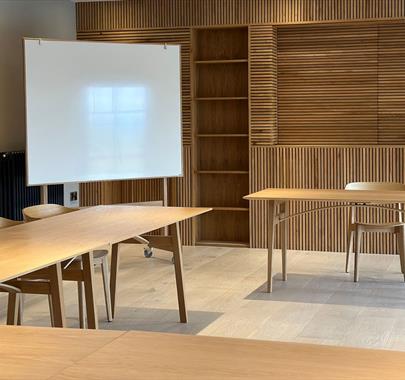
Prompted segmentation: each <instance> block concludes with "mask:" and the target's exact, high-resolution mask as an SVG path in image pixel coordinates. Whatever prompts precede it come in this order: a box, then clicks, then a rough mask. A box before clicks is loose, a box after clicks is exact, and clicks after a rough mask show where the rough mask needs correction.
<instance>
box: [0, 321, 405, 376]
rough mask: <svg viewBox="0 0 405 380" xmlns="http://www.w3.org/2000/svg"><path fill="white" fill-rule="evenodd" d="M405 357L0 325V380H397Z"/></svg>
mask: <svg viewBox="0 0 405 380" xmlns="http://www.w3.org/2000/svg"><path fill="white" fill-rule="evenodd" d="M404 373H405V353H404V352H396V351H381V350H368V349H367V350H366V349H355V348H344V347H331V346H318V345H309V344H297V343H282V342H266V341H256V340H245V339H230V338H216V337H204V336H190V335H174V334H161V333H154V332H136V331H132V332H125V331H100V330H99V331H94V330H76V329H51V328H33V327H14V326H1V327H0V379H4V380H17V379H30V380H36V379H38V380H39V379H41V380H42V379H53V380H55V379H57V380H81V379H83V380H84V379H86V380H117V379H120V380H125V379H131V380H134V379H142V380H143V379H176V380H177V379H212V380H213V379H218V380H223V379H274V380H278V379H283V380H331V379H335V380H336V379H339V380H360V379H361V380H385V379H389V380H403V379H404Z"/></svg>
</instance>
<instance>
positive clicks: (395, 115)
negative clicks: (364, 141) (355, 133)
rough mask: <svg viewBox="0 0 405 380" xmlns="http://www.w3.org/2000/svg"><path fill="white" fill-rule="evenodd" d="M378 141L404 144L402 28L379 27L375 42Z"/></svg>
mask: <svg viewBox="0 0 405 380" xmlns="http://www.w3.org/2000/svg"><path fill="white" fill-rule="evenodd" d="M378 119H379V122H378V124H379V128H378V140H379V142H380V143H381V144H398V143H399V142H401V143H405V25H382V26H380V27H379V38H378Z"/></svg>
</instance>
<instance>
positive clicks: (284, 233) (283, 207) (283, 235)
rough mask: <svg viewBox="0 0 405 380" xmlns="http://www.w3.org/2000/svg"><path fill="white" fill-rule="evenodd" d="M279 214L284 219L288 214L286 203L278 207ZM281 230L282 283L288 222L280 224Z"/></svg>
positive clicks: (285, 264)
mask: <svg viewBox="0 0 405 380" xmlns="http://www.w3.org/2000/svg"><path fill="white" fill-rule="evenodd" d="M280 213H281V214H282V215H283V218H286V217H287V216H288V213H289V204H288V201H287V202H284V203H282V204H281V205H280ZM280 228H281V254H282V266H283V281H287V239H288V220H286V221H284V222H283V223H282V224H280Z"/></svg>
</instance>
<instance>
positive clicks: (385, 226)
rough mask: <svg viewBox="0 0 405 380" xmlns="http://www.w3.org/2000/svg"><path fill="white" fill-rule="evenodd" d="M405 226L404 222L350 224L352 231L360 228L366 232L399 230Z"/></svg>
mask: <svg viewBox="0 0 405 380" xmlns="http://www.w3.org/2000/svg"><path fill="white" fill-rule="evenodd" d="M403 226H405V223H402V222H396V223H353V224H352V225H351V226H350V229H351V230H352V231H355V230H356V229H361V230H363V231H366V232H384V231H385V232H399V229H400V228H401V227H403Z"/></svg>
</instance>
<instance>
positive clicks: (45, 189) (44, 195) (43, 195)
mask: <svg viewBox="0 0 405 380" xmlns="http://www.w3.org/2000/svg"><path fill="white" fill-rule="evenodd" d="M47 203H48V185H43V186H41V204H43V205H45V204H47Z"/></svg>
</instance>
